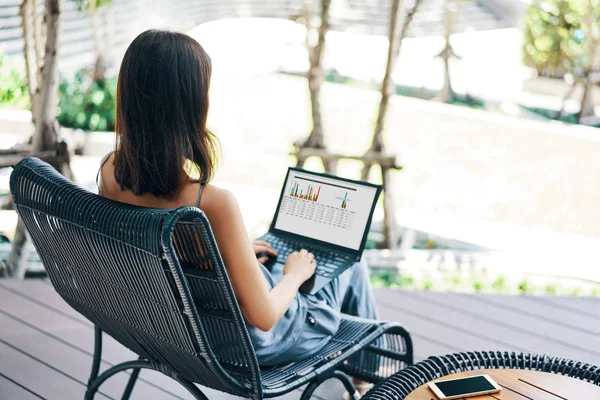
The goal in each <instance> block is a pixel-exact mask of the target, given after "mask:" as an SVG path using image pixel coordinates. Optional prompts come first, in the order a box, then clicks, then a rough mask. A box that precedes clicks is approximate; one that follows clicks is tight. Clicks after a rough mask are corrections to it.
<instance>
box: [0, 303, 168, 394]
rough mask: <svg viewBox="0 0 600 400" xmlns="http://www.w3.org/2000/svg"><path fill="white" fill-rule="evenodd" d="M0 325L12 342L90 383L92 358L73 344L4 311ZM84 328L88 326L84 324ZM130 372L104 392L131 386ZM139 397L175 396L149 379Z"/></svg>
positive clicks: (139, 389)
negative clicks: (154, 384)
mask: <svg viewBox="0 0 600 400" xmlns="http://www.w3.org/2000/svg"><path fill="white" fill-rule="evenodd" d="M0 326H2V327H3V329H7V330H8V332H9V334H3V335H2V338H3V340H4V341H5V342H7V343H8V344H10V345H12V346H14V347H16V348H18V349H20V350H22V351H23V352H25V353H27V354H30V355H32V356H34V357H35V358H37V359H39V360H40V361H42V362H44V363H45V364H48V365H50V366H52V367H54V368H56V369H58V370H60V371H62V372H63V373H65V374H66V375H69V376H70V377H71V378H73V379H75V380H78V381H80V382H81V383H82V384H86V383H87V380H88V378H89V374H90V370H91V366H92V357H91V356H89V355H88V354H85V353H82V352H80V351H77V350H76V349H75V348H73V347H71V346H67V345H65V344H64V343H61V342H58V341H56V340H54V339H52V338H51V337H49V336H46V335H43V334H41V333H39V332H37V331H36V330H34V329H32V328H31V327H28V326H26V325H24V324H22V323H20V322H18V321H17V320H15V319H12V318H10V317H8V316H7V315H2V314H0ZM82 329H84V328H83V327H82ZM108 367H109V365H107V364H106V363H102V364H101V369H102V370H103V369H105V368H108ZM128 379H129V375H127V374H118V375H116V376H114V377H113V378H111V379H109V380H108V381H106V383H105V384H103V385H102V387H101V391H102V392H103V393H105V394H106V395H108V396H109V397H114V398H119V397H120V396H121V395H122V394H123V390H124V388H125V386H126V385H127V380H128ZM135 395H136V396H135V397H137V398H156V399H169V400H172V399H174V397H173V396H171V395H167V394H166V393H164V392H161V391H159V390H157V389H156V388H155V387H153V386H150V385H148V384H147V383H146V382H143V381H142V382H138V384H137V385H136V390H135Z"/></svg>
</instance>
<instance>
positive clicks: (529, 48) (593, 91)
mask: <svg viewBox="0 0 600 400" xmlns="http://www.w3.org/2000/svg"><path fill="white" fill-rule="evenodd" d="M173 3H176V4H173ZM317 3H318V2H314V4H313V2H303V1H300V0H298V1H292V0H290V1H275V0H264V1H259V0H246V1H229V0H221V1H178V2H168V1H158V0H156V1H148V0H141V1H138V0H135V1H134V0H113V1H107V0H104V1H100V0H98V2H95V1H91V2H90V1H70V0H68V1H66V3H65V7H64V13H63V25H62V34H61V35H62V36H61V38H60V45H59V53H58V54H59V56H58V66H59V71H60V87H59V92H60V95H59V100H58V104H59V108H58V110H57V115H58V121H59V122H60V124H61V126H62V129H61V134H62V135H63V136H64V137H65V138H66V140H67V141H68V143H69V145H70V151H72V152H73V153H74V154H75V155H74V157H73V158H72V170H73V171H74V174H75V180H76V182H77V183H78V184H80V185H82V186H84V187H86V188H88V189H89V190H92V191H94V190H96V188H95V182H94V178H95V175H96V171H97V168H98V165H99V160H100V159H101V157H102V156H103V155H104V154H106V153H107V152H108V151H110V150H111V149H112V147H113V144H114V134H113V133H112V130H113V128H114V101H115V98H114V97H115V84H116V75H117V73H118V68H119V64H120V60H121V58H122V55H123V52H124V50H125V49H126V47H127V46H128V44H129V43H130V42H131V40H132V39H133V38H134V37H135V36H136V35H137V34H138V33H140V32H141V31H143V30H145V29H148V28H166V29H174V30H179V31H182V32H186V33H188V34H189V35H191V36H192V37H194V38H195V39H197V40H198V41H199V43H200V44H202V46H204V48H205V49H206V50H207V51H208V53H209V54H210V56H211V57H212V61H213V71H214V74H213V79H212V86H211V109H210V115H209V127H210V129H211V130H212V131H213V132H214V133H216V135H217V136H218V137H219V139H220V141H221V144H222V148H223V152H222V157H221V159H220V164H219V170H218V173H217V175H216V180H215V184H216V185H220V186H223V187H226V188H228V189H230V190H231V191H233V192H234V194H235V195H236V196H237V198H238V201H239V203H240V205H241V207H242V211H243V215H244V218H245V222H246V225H247V227H248V230H249V232H250V234H251V235H252V236H253V237H255V236H258V235H259V234H261V233H263V232H264V231H265V230H266V229H267V227H268V224H269V222H270V219H271V217H272V214H273V210H274V207H275V204H276V201H277V196H278V193H279V190H280V187H281V185H282V182H283V177H284V175H285V172H286V169H287V167H288V166H291V165H294V164H295V158H294V157H293V156H292V155H290V152H293V151H294V149H295V147H294V142H295V141H297V140H299V139H304V138H306V137H307V136H308V134H309V133H310V131H311V111H310V98H309V90H308V85H307V82H306V78H305V75H306V72H307V70H308V68H309V57H308V53H307V47H306V43H307V29H306V25H305V23H304V19H303V16H304V15H306V14H307V13H308V14H309V15H312V17H311V18H309V22H310V25H311V26H318V24H319V20H318V14H319V7H318V4H317ZM459 3H460V4H459ZM390 4H391V1H390V0H333V2H332V5H331V10H330V14H331V27H330V31H329V33H328V34H327V36H326V44H325V50H324V60H323V70H324V74H325V83H324V84H323V88H322V101H321V103H322V116H323V121H324V126H323V132H324V135H325V142H326V145H327V148H328V150H330V151H332V152H334V153H343V154H348V155H355V156H360V155H361V154H363V153H365V151H367V149H368V148H369V146H370V142H371V137H372V134H373V128H374V122H375V120H376V116H377V111H378V107H379V100H380V96H381V94H380V88H381V80H382V78H383V75H384V72H385V66H386V60H387V56H388V55H387V51H388V39H387V37H388V25H389V18H390V16H389V14H390V11H389V10H390ZM19 5H20V1H18V0H1V1H0V54H2V58H1V59H0V60H1V61H0V62H1V74H2V75H1V80H0V82H1V86H0V147H2V148H3V149H9V148H11V147H13V146H14V145H16V144H18V143H20V142H23V141H26V140H27V138H28V137H29V136H28V135H30V134H31V132H32V131H33V128H32V124H31V115H30V113H29V112H28V107H29V99H28V95H27V90H28V89H27V83H26V74H25V69H24V62H23V35H22V31H21V17H20V15H19ZM589 5H591V6H592V9H591V10H589V9H588V8H587V7H588V6H589ZM589 5H588V2H582V1H576V0H569V1H563V2H561V1H551V0H547V1H539V0H537V1H524V0H479V1H475V0H463V1H461V2H457V1H447V0H423V1H422V2H420V4H419V8H418V10H417V12H416V14H415V15H414V19H413V20H412V22H411V25H410V27H409V29H408V32H407V37H406V38H405V39H404V40H403V41H402V44H401V49H400V55H399V57H398V59H397V62H396V65H395V68H394V70H393V73H392V77H393V81H394V84H395V91H396V95H394V96H393V97H392V100H391V106H390V109H389V111H388V118H387V125H386V129H385V133H384V141H385V144H386V150H387V152H388V153H389V154H392V155H395V156H397V160H398V163H399V164H400V165H401V166H402V170H401V171H396V172H393V174H392V180H391V183H390V187H391V191H392V192H393V196H394V197H393V204H394V208H395V210H396V219H397V225H398V230H399V234H400V240H399V242H398V243H397V249H393V250H389V249H384V248H383V247H385V246H383V245H382V244H381V240H382V239H381V238H382V233H381V232H382V223H381V221H382V218H383V210H382V207H378V210H377V212H376V216H375V221H374V224H373V229H372V233H371V235H370V239H371V240H370V241H369V247H370V248H371V249H370V250H369V251H367V254H366V257H367V259H368V260H369V262H370V264H371V266H372V268H373V271H374V272H373V279H374V282H375V283H377V284H378V285H385V286H393V287H396V286H400V287H403V286H408V287H416V288H424V289H432V290H458V291H492V292H507V293H517V292H523V291H525V292H533V293H547V294H555V293H560V294H577V295H600V289H599V288H600V286H599V285H598V284H597V283H595V282H598V281H600V268H599V267H598V265H600V253H598V251H597V249H598V248H600V224H599V223H598V221H600V178H599V173H600V157H598V154H600V130H598V127H599V126H600V118H599V116H600V110H599V109H598V105H597V104H598V103H597V101H598V100H597V99H600V87H599V86H598V82H599V80H600V79H599V77H598V75H599V70H600V25H599V22H598V21H599V18H598V16H599V15H600V3H598V2H595V3H594V2H593V1H592V2H590V3H589ZM402 6H403V10H402V15H403V18H406V15H408V14H407V13H408V12H409V11H410V10H411V9H412V8H413V7H414V6H415V2H414V1H412V2H411V1H404V2H402ZM40 9H41V8H40ZM448 10H449V11H448ZM452 11H456V13H454V14H453V15H455V20H454V21H451V22H452V24H451V25H450V28H448V13H449V12H450V14H452ZM589 15H592V16H594V18H592V20H591V21H592V22H591V24H590V23H589ZM448 29H450V32H448ZM445 34H451V39H450V43H451V45H452V49H453V53H454V55H455V56H454V57H451V58H450V60H449V78H450V82H451V85H452V89H453V95H452V98H451V99H443V98H441V97H440V91H441V89H442V88H443V87H444V83H445V74H444V63H443V59H442V57H440V53H441V52H442V50H443V49H444V46H445V39H444V35H445ZM314 35H315V32H312V31H309V32H308V42H311V41H314V40H315V38H314ZM98 57H102V58H103V60H104V67H105V68H103V69H102V74H101V76H96V77H95V78H96V79H94V78H93V74H94V65H96V64H97V60H98ZM572 88H573V89H572ZM584 92H586V93H587V96H586V99H587V100H585V101H583V103H584V104H583V106H582V99H583V97H584ZM440 100H442V101H440ZM582 108H583V109H584V110H583V112H580V110H581V109H582ZM305 166H306V167H307V168H310V169H314V170H317V171H319V170H322V164H321V163H320V162H319V160H318V159H309V160H308V162H307V164H306V165H305ZM361 168H362V163H361V162H360V161H356V160H354V161H353V160H342V161H340V163H339V167H338V170H337V173H338V174H340V175H342V176H344V177H348V178H359V177H360V171H361ZM0 174H1V184H0V191H1V192H2V196H3V198H2V199H3V203H4V204H8V203H9V200H8V196H9V195H8V176H9V174H10V168H5V169H1V170H0ZM370 179H371V180H372V181H374V182H380V180H381V175H380V174H379V173H378V169H377V168H375V169H374V170H373V171H372V172H371V176H370ZM1 213H2V214H0V215H1V216H2V217H1V219H0V225H1V227H0V230H1V231H2V233H3V235H4V236H5V238H6V242H5V243H4V244H3V245H1V246H3V247H2V249H3V253H2V254H3V255H4V258H6V254H7V253H8V251H9V249H10V243H9V240H11V239H12V238H13V236H12V235H13V232H14V228H15V225H16V214H15V213H14V211H12V210H6V211H2V212H1ZM31 257H32V262H31V266H30V269H31V271H30V273H32V274H34V273H36V271H38V272H39V268H40V267H39V265H36V263H35V259H36V258H35V255H32V256H31Z"/></svg>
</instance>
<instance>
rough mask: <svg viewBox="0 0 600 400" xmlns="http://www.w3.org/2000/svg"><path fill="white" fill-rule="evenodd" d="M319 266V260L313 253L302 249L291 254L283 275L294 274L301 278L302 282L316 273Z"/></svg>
mask: <svg viewBox="0 0 600 400" xmlns="http://www.w3.org/2000/svg"><path fill="white" fill-rule="evenodd" d="M316 268H317V262H316V261H315V256H314V254H313V253H309V252H308V250H305V249H302V250H300V251H295V252H293V253H292V254H290V255H289V256H288V258H287V261H286V262H285V266H284V267H283V275H293V276H295V277H298V279H300V282H305V281H307V280H308V279H310V277H311V276H313V275H314V273H315V269H316Z"/></svg>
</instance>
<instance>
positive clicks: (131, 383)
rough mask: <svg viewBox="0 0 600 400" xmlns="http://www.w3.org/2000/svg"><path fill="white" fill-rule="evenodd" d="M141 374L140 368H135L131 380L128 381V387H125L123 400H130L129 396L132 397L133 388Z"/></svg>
mask: <svg viewBox="0 0 600 400" xmlns="http://www.w3.org/2000/svg"><path fill="white" fill-rule="evenodd" d="M139 374H140V369H139V368H135V369H134V370H133V371H132V372H131V376H130V377H129V380H128V381H127V386H125V391H124V392H123V396H122V397H121V400H129V396H131V392H132V391H133V386H134V385H135V382H136V381H137V378H138V376H139Z"/></svg>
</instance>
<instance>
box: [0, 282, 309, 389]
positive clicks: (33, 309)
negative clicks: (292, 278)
mask: <svg viewBox="0 0 600 400" xmlns="http://www.w3.org/2000/svg"><path fill="white" fill-rule="evenodd" d="M27 282H29V281H25V284H23V285H21V284H17V285H15V286H19V288H20V290H22V291H24V292H29V293H30V294H31V295H32V296H23V295H22V293H18V292H16V291H15V290H12V291H9V290H6V289H7V288H8V289H14V286H13V281H2V285H3V286H1V287H0V310H3V309H5V308H8V307H10V308H9V311H10V312H11V315H13V316H15V317H17V318H19V319H21V320H22V321H23V322H24V323H26V324H29V325H28V326H29V328H30V329H37V330H39V331H43V332H45V335H50V336H49V337H50V338H54V340H57V341H58V343H60V344H62V345H63V346H64V345H67V344H68V345H70V346H73V347H74V348H76V349H77V350H79V351H80V352H84V353H86V354H87V355H88V356H89V357H90V361H89V364H88V366H86V367H85V368H84V371H85V372H86V374H87V373H88V372H89V370H90V368H91V354H92V352H93V343H94V341H93V340H94V338H93V327H92V325H91V324H90V322H89V321H87V320H86V319H85V318H83V317H82V318H83V320H77V319H73V318H70V317H69V316H66V315H64V314H65V313H66V312H67V311H68V310H72V308H71V307H70V306H69V305H68V304H67V303H65V302H64V300H62V299H61V298H60V296H59V295H58V293H56V292H55V291H54V289H53V288H52V287H51V286H48V285H46V284H45V283H43V282H39V281H34V282H35V283H34V284H33V285H32V286H33V288H32V289H35V290H31V291H27ZM39 285H41V286H39ZM47 289H49V290H47ZM40 293H43V295H42V296H41V299H43V300H44V302H45V304H40V302H41V299H36V297H37V296H38V294H40ZM51 295H54V296H55V298H54V299H53V300H51ZM33 296H36V297H33ZM28 297H31V298H28ZM48 304H52V307H46V305H48ZM55 307H56V309H55ZM5 312H8V311H5ZM73 312H75V313H76V311H74V310H73ZM9 332H10V329H8V328H7V327H5V326H3V325H2V324H0V336H2V337H4V335H5V334H8V333H9ZM136 358H137V356H136V355H135V354H134V353H133V352H131V351H130V350H128V349H127V348H125V347H123V346H122V345H121V344H120V343H118V342H117V341H116V340H114V339H113V338H111V337H110V336H108V335H106V334H105V335H104V340H103V353H102V359H103V360H104V362H105V365H108V364H110V365H114V364H117V363H120V362H123V361H128V360H131V359H136ZM101 371H102V370H101ZM124 376H125V377H126V378H127V377H128V375H124ZM116 378H117V377H115V378H111V379H110V380H109V381H107V383H106V384H108V382H110V381H111V380H113V379H116ZM140 378H141V380H140V381H139V382H138V384H141V385H144V383H142V382H145V384H149V383H152V384H154V385H155V386H153V387H160V388H162V389H164V390H166V391H168V392H171V393H172V394H173V396H176V397H177V398H183V399H191V395H190V394H189V393H188V392H187V391H186V390H185V389H184V388H182V387H181V386H180V385H179V384H178V383H177V382H175V381H174V380H172V379H170V378H168V377H166V376H165V375H163V374H161V373H158V372H155V371H142V372H141V373H140ZM85 379H86V381H87V377H86V378H85ZM142 379H143V380H142ZM138 384H136V389H135V390H134V391H133V394H132V399H135V398H141V399H144V398H149V397H143V396H142V397H138V393H143V392H142V391H141V390H139V388H138ZM117 386H118V385H117ZM202 391H203V392H204V393H205V394H206V395H207V396H208V397H209V398H210V399H211V400H212V399H215V400H230V399H237V398H238V397H236V396H231V395H228V394H225V393H222V392H219V391H216V390H213V389H209V388H202ZM158 393H162V392H161V391H158ZM157 396H158V395H157ZM118 397H119V396H117V398H118ZM155 397H156V396H153V397H151V398H155ZM297 397H298V392H297V391H294V392H292V393H288V394H287V395H285V396H282V397H280V399H281V400H284V399H290V400H291V399H295V398H297ZM156 398H158V397H156ZM169 398H173V397H169Z"/></svg>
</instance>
